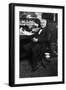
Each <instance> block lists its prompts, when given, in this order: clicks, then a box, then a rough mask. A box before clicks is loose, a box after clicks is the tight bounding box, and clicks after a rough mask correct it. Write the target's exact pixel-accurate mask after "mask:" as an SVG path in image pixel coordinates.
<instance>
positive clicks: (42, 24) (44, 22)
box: [41, 19, 47, 28]
mask: <svg viewBox="0 0 66 90" xmlns="http://www.w3.org/2000/svg"><path fill="white" fill-rule="evenodd" d="M46 24H47V20H46V19H43V20H41V27H42V28H45V27H46Z"/></svg>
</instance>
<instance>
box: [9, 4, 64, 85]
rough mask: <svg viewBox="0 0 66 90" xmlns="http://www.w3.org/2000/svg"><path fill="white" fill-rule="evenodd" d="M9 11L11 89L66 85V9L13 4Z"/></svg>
mask: <svg viewBox="0 0 66 90" xmlns="http://www.w3.org/2000/svg"><path fill="white" fill-rule="evenodd" d="M9 10H10V13H9V14H10V33H9V34H10V40H11V42H10V43H11V45H10V47H11V48H10V50H11V53H10V55H11V56H10V57H12V58H11V59H10V60H11V61H10V62H9V64H10V69H9V70H10V73H9V76H10V78H11V79H10V86H14V85H16V86H17V85H18V86H19V85H41V84H53V83H54V84H56V83H64V50H63V49H64V48H63V45H64V40H63V39H64V25H63V24H64V21H63V20H64V16H63V15H64V7H63V6H47V5H31V4H29V5H28V4H10V9H9ZM12 36H13V37H12ZM11 75H12V76H11Z"/></svg>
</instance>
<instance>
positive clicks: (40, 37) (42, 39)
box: [36, 27, 48, 43]
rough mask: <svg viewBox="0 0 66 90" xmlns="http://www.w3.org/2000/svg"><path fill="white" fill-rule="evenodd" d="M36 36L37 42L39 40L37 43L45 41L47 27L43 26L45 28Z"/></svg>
mask: <svg viewBox="0 0 66 90" xmlns="http://www.w3.org/2000/svg"><path fill="white" fill-rule="evenodd" d="M36 38H38V42H39V43H43V42H45V41H47V40H48V28H47V27H45V28H44V29H43V30H42V32H41V33H40V35H39V34H38V35H37V36H36Z"/></svg>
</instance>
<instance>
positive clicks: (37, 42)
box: [31, 19, 49, 71]
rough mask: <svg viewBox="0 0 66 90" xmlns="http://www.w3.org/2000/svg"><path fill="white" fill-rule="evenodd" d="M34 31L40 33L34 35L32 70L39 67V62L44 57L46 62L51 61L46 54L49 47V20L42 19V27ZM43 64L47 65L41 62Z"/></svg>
mask: <svg viewBox="0 0 66 90" xmlns="http://www.w3.org/2000/svg"><path fill="white" fill-rule="evenodd" d="M33 31H34V32H38V34H37V35H36V36H35V37H33V39H32V40H33V47H32V60H31V65H32V71H35V70H36V69H37V62H39V61H42V60H41V59H42V57H44V60H45V62H47V63H49V61H47V60H46V58H45V55H43V54H44V53H45V52H46V47H48V46H49V45H48V44H49V43H48V28H47V20H46V19H43V20H41V28H40V30H39V31H38V30H33ZM41 64H42V65H43V66H44V67H45V65H44V64H43V63H42V62H41Z"/></svg>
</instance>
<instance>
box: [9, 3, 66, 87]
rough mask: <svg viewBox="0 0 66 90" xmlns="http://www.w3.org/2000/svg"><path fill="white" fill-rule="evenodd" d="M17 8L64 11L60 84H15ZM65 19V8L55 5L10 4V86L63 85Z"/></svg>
mask: <svg viewBox="0 0 66 90" xmlns="http://www.w3.org/2000/svg"><path fill="white" fill-rule="evenodd" d="M15 6H23V7H25V6H27V7H38V8H43V7H44V8H57V9H62V15H63V16H62V30H63V31H62V52H63V53H62V59H63V62H62V70H63V73H62V81H58V82H46V83H45V82H44V83H31V84H15V83H14V81H15V80H14V79H15V73H14V71H15V70H14V67H15V63H14V60H15V47H14V46H15V42H14V41H15V39H14V37H15V31H14V30H15V29H14V28H15V27H14V23H15V13H14V11H15V8H14V7H15ZM64 17H65V7H64V6H55V5H40V4H21V3H10V4H9V86H11V87H16V86H33V85H50V84H63V83H64V82H65V81H64V77H65V75H64V71H65V70H64V66H65V65H64V57H65V55H64V41H65V40H64V27H65V25H64V23H65V22H64Z"/></svg>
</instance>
